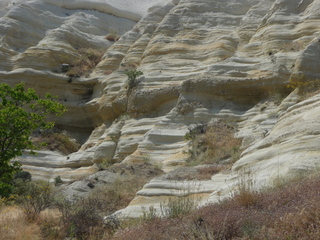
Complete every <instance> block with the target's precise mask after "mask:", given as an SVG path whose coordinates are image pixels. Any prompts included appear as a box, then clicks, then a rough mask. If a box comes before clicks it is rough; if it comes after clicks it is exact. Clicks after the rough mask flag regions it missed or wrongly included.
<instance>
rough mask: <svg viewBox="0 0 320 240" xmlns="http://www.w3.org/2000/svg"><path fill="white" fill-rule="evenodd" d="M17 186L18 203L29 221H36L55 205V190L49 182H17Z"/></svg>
mask: <svg viewBox="0 0 320 240" xmlns="http://www.w3.org/2000/svg"><path fill="white" fill-rule="evenodd" d="M15 186H16V188H15V193H16V194H17V196H18V197H17V202H18V203H19V204H20V205H21V207H22V209H23V211H24V213H25V214H26V217H27V219H28V220H29V221H34V220H36V218H37V217H38V216H39V214H40V212H41V211H43V210H45V209H46V208H48V207H49V206H51V204H52V203H53V189H52V186H51V185H50V183H49V182H47V181H44V180H36V181H27V182H24V181H17V182H16V185H15Z"/></svg>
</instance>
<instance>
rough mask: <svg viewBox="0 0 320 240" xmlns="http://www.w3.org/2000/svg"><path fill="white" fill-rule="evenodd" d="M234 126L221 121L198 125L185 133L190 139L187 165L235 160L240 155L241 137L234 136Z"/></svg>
mask: <svg viewBox="0 0 320 240" xmlns="http://www.w3.org/2000/svg"><path fill="white" fill-rule="evenodd" d="M234 134H235V128H234V127H231V126H229V125H228V124H226V123H225V122H223V121H220V120H219V121H216V122H214V123H210V124H208V125H198V126H197V127H196V128H194V129H192V130H190V132H189V133H188V134H187V135H186V139H187V140H191V143H190V144H191V145H190V149H189V154H190V157H189V160H188V161H187V163H188V165H190V166H195V165H199V164H220V163H222V162H224V161H226V160H227V162H228V163H232V162H235V161H236V160H238V159H239V156H240V146H241V142H242V140H241V139H238V138H235V137H234Z"/></svg>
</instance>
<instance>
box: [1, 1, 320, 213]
mask: <svg viewBox="0 0 320 240" xmlns="http://www.w3.org/2000/svg"><path fill="white" fill-rule="evenodd" d="M93 2H95V4H94V5H91V6H93V7H92V8H90V10H83V9H80V8H86V7H85V6H87V5H88V4H89V1H88V2H86V1H78V2H76V1H72V2H70V3H69V2H68V4H69V5H68V6H67V5H65V4H62V2H61V1H60V2H59V1H29V2H26V3H23V4H17V5H16V6H14V7H10V8H8V7H7V9H8V11H7V12H4V10H3V9H4V7H1V8H2V10H1V15H0V16H2V17H1V18H0V35H1V45H0V49H1V51H0V60H1V61H0V80H1V82H6V83H10V84H15V83H18V82H20V81H25V82H26V85H27V86H30V87H33V88H35V89H36V90H37V91H38V92H39V93H44V92H52V93H54V94H58V95H59V97H60V100H61V102H63V103H65V104H66V106H67V107H68V110H69V111H68V113H67V114H65V115H64V116H63V117H62V118H61V119H60V120H59V123H58V124H59V125H61V126H64V127H65V128H71V127H73V131H78V132H81V131H84V129H85V131H84V133H83V137H86V136H87V135H86V134H85V132H87V131H90V132H91V134H90V136H89V137H88V139H87V141H86V142H85V143H84V144H83V146H82V147H81V149H80V150H79V151H78V152H76V153H73V154H70V155H68V156H62V155H60V154H58V153H52V152H42V153H41V154H40V155H39V156H38V157H36V158H35V157H30V156H23V157H22V158H21V161H22V163H23V164H24V167H25V168H26V169H28V170H29V171H30V172H32V174H33V175H34V176H35V177H39V178H45V179H49V180H50V179H51V180H52V179H53V178H54V177H56V176H58V175H60V176H61V177H62V178H63V179H64V180H70V179H74V178H77V177H79V176H83V175H84V176H86V175H89V174H91V173H94V172H96V171H97V167H96V163H99V162H101V161H103V160H104V159H111V160H113V161H116V162H124V163H125V162H127V163H136V162H141V161H144V160H145V159H146V158H148V159H149V160H150V161H151V162H152V163H154V164H157V165H159V166H160V167H161V168H162V169H163V170H164V171H166V172H170V171H171V170H173V169H176V168H179V167H180V166H183V165H184V163H185V160H186V158H187V155H186V154H185V151H186V150H187V147H188V142H186V141H185V140H184V135H185V133H186V132H187V131H188V127H189V126H190V125H192V124H196V123H205V122H209V121H211V120H213V119H216V118H222V119H225V120H226V121H228V122H230V123H232V124H234V125H236V126H238V129H239V131H238V133H237V135H238V136H239V137H243V145H242V148H243V149H244V151H243V153H242V155H241V158H240V160H238V161H237V162H236V163H235V164H234V166H233V167H232V169H231V171H230V172H227V173H220V174H217V175H214V176H212V179H211V180H210V181H202V182H198V183H195V184H194V183H190V182H188V181H181V182H172V181H169V180H166V179H164V178H159V179H154V180H153V181H151V182H150V183H149V184H147V185H146V186H145V187H144V188H143V189H142V190H141V191H139V192H138V193H137V197H136V198H135V199H134V200H133V201H132V203H131V204H130V205H129V206H128V208H126V209H125V210H123V211H122V212H124V213H125V214H126V216H127V215H129V216H137V215H138V214H140V213H141V205H151V204H152V205H156V206H158V207H159V203H160V202H161V201H163V199H165V198H166V197H167V196H170V195H179V194H180V193H181V191H185V190H188V191H192V192H193V193H194V194H199V195H201V196H202V197H201V199H202V203H206V202H208V201H216V200H218V199H220V198H222V197H226V196H228V195H229V194H230V189H231V190H232V189H233V188H235V186H236V184H237V181H238V180H237V179H238V176H239V175H241V173H243V171H247V170H246V169H251V171H253V172H254V174H255V176H254V178H255V179H256V182H257V185H258V186H262V185H264V184H268V183H270V182H272V181H273V180H274V178H277V177H279V176H282V175H288V174H290V173H293V172H299V171H305V170H309V169H311V168H312V166H313V165H314V164H315V163H316V162H317V161H318V158H319V157H318V156H319V155H318V150H317V145H318V130H317V128H318V120H317V119H318V118H317V115H318V114H317V109H318V105H319V99H318V96H317V95H316V96H314V97H313V98H310V99H307V100H304V101H302V102H299V98H298V97H297V94H296V93H291V94H290V95H289V96H288V97H286V98H284V99H283V98H281V99H280V100H279V99H276V100H275V99H274V97H275V96H278V95H281V96H287V95H288V94H289V93H290V90H289V89H288V88H287V85H288V83H289V81H290V79H291V78H298V79H299V81H301V82H303V81H309V80H315V79H319V68H318V63H317V60H318V59H319V58H318V56H319V53H320V51H319V50H320V43H319V30H320V27H319V26H320V24H319V21H320V19H319V14H318V13H319V6H320V1H319V0H262V1H261V0H235V1H233V0H228V1H225V0H224V1H222V0H221V1H220V0H214V1H213V0H180V1H172V2H171V1H168V2H166V4H160V5H159V4H158V5H156V6H154V7H151V8H149V10H148V11H147V9H148V8H144V9H145V10H143V11H144V12H143V14H142V13H141V12H140V13H139V12H137V11H135V8H133V9H131V13H127V12H128V11H127V10H128V8H124V9H122V10H123V11H122V10H121V6H119V5H117V6H116V7H117V9H118V10H119V11H118V10H117V11H114V9H115V8H111V7H110V6H113V7H114V6H115V5H112V4H115V2H114V1H106V3H105V2H104V1H93ZM137 2H138V1H137ZM152 2H153V1H152ZM156 2H157V1H154V2H153V3H156ZM143 3H144V1H142V2H141V4H143ZM79 4H80V5H79ZM81 4H82V5H81ZM150 6H151V5H150ZM150 6H149V5H148V7H150ZM110 9H111V10H110ZM109 10H110V11H109ZM120 10H121V11H120ZM110 13H112V14H114V15H116V16H113V15H110ZM126 13H127V15H126ZM142 15H143V17H141V16H142ZM139 16H140V17H139ZM129 19H131V20H129ZM108 33H116V34H118V35H119V36H120V38H119V40H118V41H109V40H106V39H105V36H106V35H107V34H108ZM78 48H94V49H99V50H100V51H102V52H103V53H104V55H103V58H102V60H101V62H100V63H99V64H98V65H97V67H96V68H95V69H94V72H93V73H92V74H91V75H90V76H88V77H80V78H72V79H71V80H70V77H68V76H66V75H65V74H63V73H57V72H55V71H54V70H55V69H56V68H59V66H60V64H62V63H72V62H73V61H74V59H77V58H79V53H78V51H77V49H78ZM135 68H139V70H141V71H143V72H144V75H143V76H142V77H140V78H139V79H138V80H139V84H138V86H137V87H136V88H134V89H133V91H132V92H131V94H128V89H127V87H128V86H127V76H126V75H125V71H126V70H130V69H135ZM279 101H280V102H281V104H280V105H279V104H275V103H276V102H279ZM199 186H200V187H199Z"/></svg>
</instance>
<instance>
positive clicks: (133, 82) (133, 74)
mask: <svg viewBox="0 0 320 240" xmlns="http://www.w3.org/2000/svg"><path fill="white" fill-rule="evenodd" d="M125 74H126V75H127V76H128V94H130V93H131V91H132V89H133V88H134V87H136V86H138V84H139V82H138V81H137V77H139V76H141V75H143V72H141V71H139V70H130V71H126V72H125Z"/></svg>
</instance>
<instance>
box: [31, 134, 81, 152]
mask: <svg viewBox="0 0 320 240" xmlns="http://www.w3.org/2000/svg"><path fill="white" fill-rule="evenodd" d="M32 142H33V143H34V144H35V145H38V146H39V147H40V149H42V150H51V151H59V152H60V153H62V154H65V155H68V154H70V153H73V152H76V151H78V150H79V148H80V143H78V142H77V141H76V140H75V139H72V138H71V137H69V136H68V135H67V134H66V133H63V132H44V133H41V134H37V135H34V136H32Z"/></svg>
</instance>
